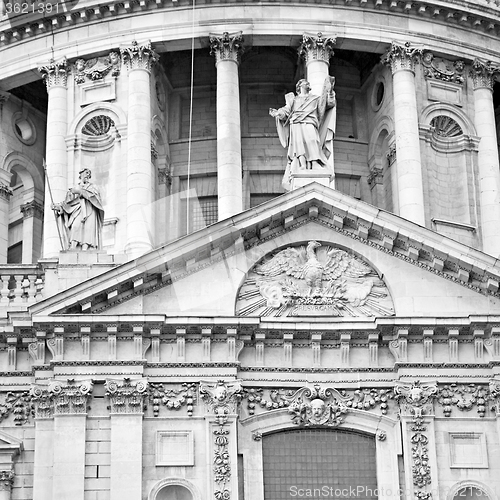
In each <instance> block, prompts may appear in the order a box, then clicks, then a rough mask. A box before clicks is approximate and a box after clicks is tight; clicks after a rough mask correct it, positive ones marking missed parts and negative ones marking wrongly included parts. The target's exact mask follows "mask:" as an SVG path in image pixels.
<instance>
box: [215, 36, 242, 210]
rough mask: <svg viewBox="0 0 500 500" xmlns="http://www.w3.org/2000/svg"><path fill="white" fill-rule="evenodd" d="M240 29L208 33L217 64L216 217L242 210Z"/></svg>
mask: <svg viewBox="0 0 500 500" xmlns="http://www.w3.org/2000/svg"><path fill="white" fill-rule="evenodd" d="M242 42H243V36H242V33H241V32H239V33H234V34H230V33H228V32H225V33H223V34H222V36H218V35H210V49H211V53H212V54H214V55H215V65H216V68H217V195H218V205H219V220H222V219H226V218H227V217H231V216H232V215H235V214H237V213H240V212H241V211H242V210H243V181H242V165H241V123H240V89H239V80H238V66H239V60H240V55H241V52H242Z"/></svg>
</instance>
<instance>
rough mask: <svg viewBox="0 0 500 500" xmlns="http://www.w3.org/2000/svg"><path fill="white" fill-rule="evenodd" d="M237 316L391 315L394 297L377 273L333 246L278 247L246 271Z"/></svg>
mask: <svg viewBox="0 0 500 500" xmlns="http://www.w3.org/2000/svg"><path fill="white" fill-rule="evenodd" d="M236 314H237V315H239V316H358V317H363V316H390V315H393V314H394V308H393V303H392V299H391V297H390V294H389V290H388V289H387V287H386V285H385V283H384V282H383V280H382V279H381V278H380V277H379V276H378V274H377V272H376V271H375V270H374V269H373V268H371V267H370V266H369V265H368V264H367V263H366V262H364V261H363V260H362V259H360V258H359V257H357V256H355V255H353V254H351V253H348V252H346V251H345V250H341V249H340V248H336V247H334V246H330V245H323V244H321V243H318V242H317V241H309V242H308V243H307V245H301V246H290V247H287V248H285V249H281V250H278V251H276V252H274V253H272V254H270V255H268V256H266V257H264V258H263V259H262V260H261V261H260V262H258V263H257V264H256V265H255V266H254V267H253V268H252V269H251V270H250V271H249V272H248V274H247V277H246V279H245V281H244V282H243V285H242V286H241V288H240V290H239V293H238V298H237V301H236Z"/></svg>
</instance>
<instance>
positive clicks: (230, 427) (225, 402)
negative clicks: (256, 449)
mask: <svg viewBox="0 0 500 500" xmlns="http://www.w3.org/2000/svg"><path fill="white" fill-rule="evenodd" d="M200 395H201V397H202V398H203V400H204V401H205V406H206V415H205V418H206V420H207V432H208V434H207V443H209V446H208V447H207V449H208V450H209V456H208V457H207V463H211V464H213V466H212V470H211V471H210V477H211V480H210V485H209V488H210V490H209V494H208V495H207V499H213V500H231V499H235V498H237V497H238V493H237V492H238V477H237V463H238V462H237V460H238V451H237V443H236V419H237V411H238V404H239V401H240V399H241V383H240V382H239V381H237V380H236V381H233V382H224V381H222V380H220V381H219V382H217V383H204V382H202V383H201V385H200Z"/></svg>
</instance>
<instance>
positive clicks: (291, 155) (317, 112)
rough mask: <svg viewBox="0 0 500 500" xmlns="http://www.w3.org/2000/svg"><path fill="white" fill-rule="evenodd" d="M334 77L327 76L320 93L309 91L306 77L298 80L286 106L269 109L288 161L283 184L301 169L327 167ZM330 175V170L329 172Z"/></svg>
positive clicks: (331, 139) (330, 138)
mask: <svg viewBox="0 0 500 500" xmlns="http://www.w3.org/2000/svg"><path fill="white" fill-rule="evenodd" d="M334 85H335V77H331V76H329V77H327V78H326V79H325V83H324V85H323V91H322V93H321V95H320V96H317V95H313V94H311V93H310V92H311V86H310V84H309V82H308V81H307V80H305V79H302V80H299V81H298V82H297V86H296V91H297V95H294V94H293V92H290V93H289V94H286V95H285V102H286V104H285V106H283V107H282V108H279V109H273V108H271V109H270V110H269V114H270V115H271V116H272V117H274V118H276V127H277V129H278V135H279V138H280V141H281V144H282V145H283V147H285V148H288V153H287V156H288V161H287V166H286V170H285V175H284V177H283V186H284V187H285V189H288V190H289V189H290V176H291V175H292V174H294V173H296V172H300V171H303V170H318V169H328V168H329V166H328V158H329V157H330V156H331V154H332V151H333V137H334V135H335V110H336V109H335V106H336V101H335V91H334V90H333V87H334ZM331 173H332V175H333V172H331Z"/></svg>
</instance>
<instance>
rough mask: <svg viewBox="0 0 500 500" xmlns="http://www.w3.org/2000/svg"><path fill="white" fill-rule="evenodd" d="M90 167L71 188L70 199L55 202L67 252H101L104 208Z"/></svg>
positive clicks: (85, 169)
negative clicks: (92, 178) (92, 179)
mask: <svg viewBox="0 0 500 500" xmlns="http://www.w3.org/2000/svg"><path fill="white" fill-rule="evenodd" d="M91 176H92V173H91V172H90V170H89V169H88V168H84V169H83V170H81V171H80V172H79V178H80V182H79V183H78V185H77V186H75V187H72V188H69V190H68V193H67V194H66V199H65V200H64V201H63V202H61V203H53V204H52V209H53V210H54V211H55V213H56V223H57V224H58V225H59V228H60V231H59V233H60V235H61V237H62V240H63V241H62V244H63V246H64V248H65V249H67V250H84V251H85V250H98V249H99V248H101V235H102V225H103V220H104V209H103V208H102V202H101V195H100V193H99V191H98V189H97V188H96V187H95V186H94V185H93V184H91V182H90V178H91Z"/></svg>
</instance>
